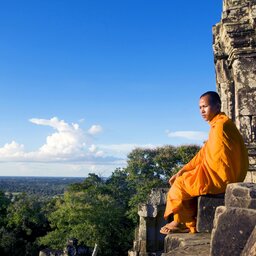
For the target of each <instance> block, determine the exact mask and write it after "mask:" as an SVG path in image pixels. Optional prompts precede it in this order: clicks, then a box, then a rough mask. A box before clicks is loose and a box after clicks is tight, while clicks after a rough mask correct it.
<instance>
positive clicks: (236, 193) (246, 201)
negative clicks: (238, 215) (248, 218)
mask: <svg viewBox="0 0 256 256" xmlns="http://www.w3.org/2000/svg"><path fill="white" fill-rule="evenodd" d="M225 206H226V207H239V208H250V209H256V184H255V183H242V182H240V183H231V184H229V185H228V186H227V188H226V194H225Z"/></svg>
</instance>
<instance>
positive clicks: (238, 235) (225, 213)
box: [210, 206, 256, 256]
mask: <svg viewBox="0 0 256 256" xmlns="http://www.w3.org/2000/svg"><path fill="white" fill-rule="evenodd" d="M255 224H256V210H254V209H245V208H235V207H225V206H219V207H218V208H217V209H216V212H215V218H214V224H213V226H214V227H213V230H212V236H211V246H210V255H211V256H219V255H225V256H229V255H230V256H231V255H232V256H240V255H241V253H242V250H243V248H244V247H245V245H246V243H247V240H248V238H249V237H250V235H251V233H252V230H253V229H254V227H255Z"/></svg>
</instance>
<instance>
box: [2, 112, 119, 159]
mask: <svg viewBox="0 0 256 256" xmlns="http://www.w3.org/2000/svg"><path fill="white" fill-rule="evenodd" d="M29 121H30V122H31V123H33V124H36V125H43V126H49V127H52V128H53V130H54V132H53V133H52V134H51V135H49V136H47V137H46V141H45V143H44V144H43V145H42V146H41V147H40V148H38V149H37V150H36V151H32V152H26V151H25V147H24V145H22V144H19V143H17V142H15V141H12V142H11V143H6V144H5V145H4V146H3V147H1V148H0V161H27V162H29V161H31V162H40V161H42V162H47V161H52V162H54V161H90V162H93V161H96V160H97V158H104V161H110V158H109V156H107V155H106V154H105V153H104V151H103V150H102V149H99V148H98V147H97V146H95V145H94V144H93V143H92V139H91V135H96V134H97V133H99V132H101V131H102V130H103V129H102V127H101V126H100V125H92V126H91V127H90V129H89V130H88V131H87V132H86V131H84V130H82V129H81V128H80V127H79V124H77V123H71V124H69V123H67V122H65V121H64V120H59V119H58V118H57V117H53V118H51V119H39V118H31V119H30V120H29ZM89 137H90V138H89ZM113 159H114V157H112V158H111V161H113Z"/></svg>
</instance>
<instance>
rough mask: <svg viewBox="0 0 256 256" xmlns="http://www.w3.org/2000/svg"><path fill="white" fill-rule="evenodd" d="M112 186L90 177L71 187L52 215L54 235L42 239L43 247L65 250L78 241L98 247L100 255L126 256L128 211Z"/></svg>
mask: <svg viewBox="0 0 256 256" xmlns="http://www.w3.org/2000/svg"><path fill="white" fill-rule="evenodd" d="M110 183H111V182H110ZM110 183H108V184H106V182H104V181H103V179H101V178H99V177H98V176H97V175H95V174H90V175H89V177H88V178H87V179H85V181H84V182H83V183H82V184H76V185H72V186H71V187H70V189H69V190H68V192H66V193H65V195H64V199H63V201H58V202H57V203H58V204H59V205H58V209H57V210H56V211H55V212H53V213H52V214H50V216H49V220H50V222H51V223H52V229H53V231H52V232H49V233H48V234H47V236H45V237H43V238H41V239H40V242H41V244H43V245H47V246H51V247H52V248H56V249H58V248H63V247H64V245H65V242H66V241H67V239H68V238H70V237H75V238H77V239H78V240H79V242H80V243H84V244H86V245H87V246H90V247H93V246H94V244H95V243H97V244H98V245H99V248H100V249H101V255H122V254H124V253H125V252H127V250H128V248H129V247H128V243H127V241H129V242H130V240H129V237H131V235H130V233H131V229H130V225H129V221H127V220H126V219H125V208H124V207H123V206H122V204H119V202H118V201H117V200H115V198H114V197H113V196H112V194H113V193H112V192H113V191H111V186H110V185H109V184H110ZM120 244H121V245H122V246H120ZM125 245H126V246H127V247H126V246H125Z"/></svg>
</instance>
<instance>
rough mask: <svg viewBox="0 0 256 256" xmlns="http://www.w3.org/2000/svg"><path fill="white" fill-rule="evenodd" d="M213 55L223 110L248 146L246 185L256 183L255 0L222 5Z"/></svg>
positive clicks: (226, 1)
mask: <svg viewBox="0 0 256 256" xmlns="http://www.w3.org/2000/svg"><path fill="white" fill-rule="evenodd" d="M213 51H214V62H215V71H216V85H217V91H218V93H219V94H220V96H221V100H222V110H223V111H224V112H225V113H226V114H227V115H228V116H229V117H230V118H232V120H233V121H234V122H235V123H236V125H237V127H238V129H239V130H240V132H241V133H242V135H243V137H244V140H245V142H246V145H247V148H248V152H249V160H250V171H251V172H250V173H248V176H247V178H246V181H250V182H256V104H255V103H256V0H224V1H223V12H222V16H221V21H220V22H219V23H218V24H216V25H215V26H214V27H213Z"/></svg>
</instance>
